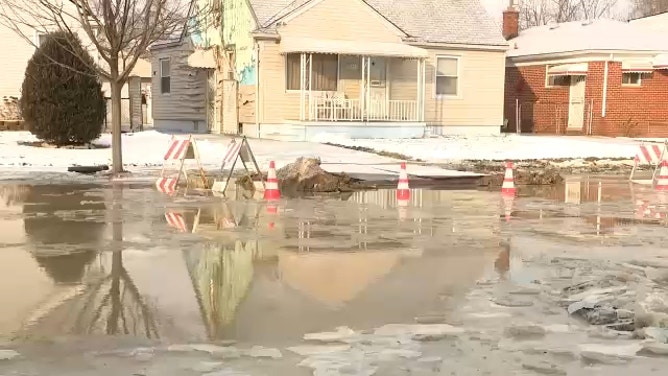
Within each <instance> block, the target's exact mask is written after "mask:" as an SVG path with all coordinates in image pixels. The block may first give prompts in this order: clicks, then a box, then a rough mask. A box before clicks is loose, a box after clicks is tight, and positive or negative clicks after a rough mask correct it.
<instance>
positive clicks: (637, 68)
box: [622, 60, 654, 73]
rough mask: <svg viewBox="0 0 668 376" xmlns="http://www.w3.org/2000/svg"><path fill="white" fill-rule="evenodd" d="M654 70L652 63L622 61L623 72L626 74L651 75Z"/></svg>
mask: <svg viewBox="0 0 668 376" xmlns="http://www.w3.org/2000/svg"><path fill="white" fill-rule="evenodd" d="M653 70H654V67H653V66H652V62H651V61H643V60H635V61H633V60H630V61H622V72H624V73H651V72H652V71H653Z"/></svg>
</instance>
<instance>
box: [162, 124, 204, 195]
mask: <svg viewBox="0 0 668 376" xmlns="http://www.w3.org/2000/svg"><path fill="white" fill-rule="evenodd" d="M162 159H163V164H162V170H161V171H160V177H159V178H158V179H157V181H156V182H155V186H156V188H157V189H158V190H159V191H160V192H162V193H166V194H173V193H175V192H176V190H177V188H178V186H179V181H180V179H181V175H183V177H184V178H185V179H186V185H188V172H187V168H186V167H187V166H186V165H185V162H186V161H187V160H194V161H195V162H196V163H197V169H198V170H199V174H200V177H201V179H202V182H203V183H204V187H206V185H207V181H206V175H205V174H204V169H203V168H202V162H201V161H200V157H199V152H198V150H197V145H195V141H194V140H193V138H192V136H188V138H187V139H177V138H176V137H174V136H172V138H171V139H170V140H169V146H168V148H167V151H166V152H165V155H164V156H163V158H162Z"/></svg>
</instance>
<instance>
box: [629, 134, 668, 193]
mask: <svg viewBox="0 0 668 376" xmlns="http://www.w3.org/2000/svg"><path fill="white" fill-rule="evenodd" d="M667 150H668V143H663V144H657V143H642V144H640V146H639V149H638V153H637V154H636V156H635V158H634V159H633V162H634V164H633V169H632V170H631V175H630V176H629V180H630V181H631V182H633V183H636V184H647V185H651V184H654V182H655V180H656V174H657V172H658V171H659V166H660V164H661V161H662V160H664V159H666V157H668V155H666V151H667ZM638 166H651V167H652V178H651V179H649V180H648V179H635V178H634V177H635V173H636V169H637V168H638Z"/></svg>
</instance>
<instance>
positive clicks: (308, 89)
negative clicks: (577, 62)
mask: <svg viewBox="0 0 668 376" xmlns="http://www.w3.org/2000/svg"><path fill="white" fill-rule="evenodd" d="M281 53H282V54H284V55H285V62H286V91H287V92H288V93H293V94H294V93H298V94H299V114H298V117H296V118H291V119H286V120H288V121H291V122H294V121H297V122H299V123H307V124H308V123H314V124H312V125H314V126H318V125H317V124H316V123H326V124H328V125H329V126H331V123H332V122H335V123H353V122H354V123H359V124H347V125H348V126H350V127H358V126H370V127H374V128H378V127H379V126H381V125H383V123H424V104H425V100H424V95H425V92H426V90H425V71H426V58H427V51H426V50H424V49H421V48H417V47H413V46H409V45H405V44H401V43H381V42H356V41H334V40H322V39H310V38H285V39H283V40H282V41H281ZM372 123H373V124H372ZM341 125H343V124H337V125H336V126H337V127H339V126H341ZM396 125H398V124H394V126H396Z"/></svg>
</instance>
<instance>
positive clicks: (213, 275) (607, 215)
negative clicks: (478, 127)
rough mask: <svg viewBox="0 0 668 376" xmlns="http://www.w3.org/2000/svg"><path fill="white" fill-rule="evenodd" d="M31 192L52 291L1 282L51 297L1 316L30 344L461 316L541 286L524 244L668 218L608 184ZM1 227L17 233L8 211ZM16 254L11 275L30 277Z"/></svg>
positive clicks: (27, 196) (28, 242)
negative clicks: (475, 305) (641, 211)
mask: <svg viewBox="0 0 668 376" xmlns="http://www.w3.org/2000/svg"><path fill="white" fill-rule="evenodd" d="M32 188H33V187H30V189H28V190H22V191H20V190H16V191H15V192H24V193H21V194H19V193H16V194H15V193H12V195H13V196H12V197H13V198H12V199H11V200H10V202H12V203H15V202H18V201H21V200H23V201H24V202H23V203H22V204H21V207H20V209H19V212H20V214H22V215H23V217H22V218H20V220H21V221H25V223H24V225H23V230H25V232H26V233H27V235H26V239H20V238H16V239H13V240H12V241H13V242H14V243H15V244H18V245H17V246H16V247H15V248H16V249H15V251H17V252H19V251H20V252H22V254H24V255H27V254H28V252H30V254H35V255H36V257H35V259H36V260H40V259H43V260H41V261H40V262H42V263H43V264H44V269H45V272H44V273H43V274H44V275H46V276H49V277H46V278H47V279H46V280H47V281H48V280H49V279H51V281H52V282H53V283H51V282H49V283H45V282H44V281H43V280H40V279H39V278H34V277H32V274H30V273H29V272H31V271H32V272H33V273H34V270H39V269H38V267H37V266H38V265H39V264H37V263H34V264H35V265H33V264H29V263H26V262H22V264H21V265H22V266H20V268H21V272H20V273H19V274H17V273H14V274H12V275H11V276H10V275H9V274H7V275H4V274H2V273H0V278H5V281H0V282H4V285H7V284H9V283H10V282H11V283H15V281H17V280H18V281H20V282H21V283H25V286H28V287H25V288H27V289H29V290H31V291H32V290H37V288H34V287H29V283H28V282H26V281H24V280H23V278H27V277H23V276H24V275H25V276H28V275H30V276H31V277H30V278H34V279H35V280H39V281H40V285H39V286H40V287H39V288H40V289H41V290H40V291H43V293H42V295H40V296H36V297H32V298H31V299H30V301H29V302H28V301H27V300H28V299H27V298H26V297H21V296H17V295H16V294H14V295H9V294H10V290H9V289H7V290H2V291H3V293H2V294H0V300H1V301H0V306H5V307H7V306H9V307H16V306H17V305H14V306H12V304H15V303H16V302H17V301H18V300H20V299H24V300H26V302H22V303H21V304H20V306H21V308H20V312H21V314H20V315H21V316H20V318H21V319H22V320H21V325H22V331H20V333H22V334H24V335H26V336H28V335H35V334H39V335H45V336H58V335H77V336H85V335H99V334H104V335H126V336H133V337H140V338H160V339H161V340H166V341H198V340H211V341H215V340H220V339H235V340H237V341H249V342H253V343H265V342H269V343H270V342H272V341H274V342H275V341H282V340H287V339H298V338H299V337H301V334H303V333H304V332H307V331H316V330H328V329H331V328H333V327H336V326H340V325H348V326H352V327H361V328H365V327H372V326H376V325H380V324H383V323H388V322H413V321H414V318H415V317H416V316H419V315H421V314H424V313H429V312H440V313H447V312H449V311H450V310H451V309H452V306H456V305H457V304H458V303H457V302H458V301H459V299H461V297H462V296H463V294H465V293H466V292H467V291H468V290H469V289H470V288H472V286H474V285H475V282H476V280H478V279H479V278H483V277H488V276H490V275H492V276H495V275H496V276H499V277H500V278H508V279H513V280H516V281H520V282H521V281H524V282H527V281H531V278H534V277H532V276H531V273H528V272H527V271H526V269H525V268H524V269H523V260H524V259H525V258H526V257H530V255H528V256H527V255H526V254H525V253H526V252H529V251H530V250H531V249H530V248H531V247H530V246H528V245H526V244H524V245H522V246H521V247H520V248H519V249H518V248H517V247H515V245H516V244H517V240H516V239H517V236H525V235H526V236H529V237H537V236H543V235H545V236H548V235H549V236H551V237H552V238H551V240H550V241H551V242H553V243H557V242H561V241H563V240H564V239H566V238H567V237H574V238H575V237H580V238H582V235H583V234H584V235H587V236H594V237H603V236H608V237H611V236H612V235H613V234H615V235H619V234H620V233H622V232H621V231H619V227H622V226H621V225H620V223H622V219H623V220H626V221H631V220H637V218H635V215H636V214H634V213H635V207H634V201H633V198H634V197H644V199H647V200H649V201H650V202H651V203H655V204H654V205H655V207H656V209H657V210H664V208H665V205H663V204H662V203H661V201H657V200H659V199H660V196H659V195H658V194H657V193H656V192H654V191H652V190H647V189H643V188H641V187H639V188H638V189H636V188H634V189H635V191H634V192H631V190H630V188H629V186H628V185H627V184H626V183H625V182H622V181H619V180H618V181H605V180H603V181H599V180H595V179H590V180H586V179H580V180H568V181H567V182H566V184H564V185H562V186H558V187H550V188H549V189H542V190H535V191H530V190H523V191H521V192H520V196H519V197H516V198H514V199H512V200H503V199H502V198H501V195H500V193H499V192H482V191H430V190H412V198H411V203H410V205H409V206H408V207H400V206H399V205H397V201H396V195H395V191H394V190H379V191H372V192H357V193H354V194H349V195H346V196H342V197H336V198H331V197H330V198H322V197H309V198H301V199H290V200H283V201H281V202H280V203H279V204H278V213H277V214H273V213H272V212H271V210H268V207H267V206H266V205H265V203H263V202H262V201H261V200H260V201H257V200H252V199H251V200H247V199H242V200H224V199H220V198H211V197H186V198H182V197H179V198H161V197H162V196H159V195H157V194H156V193H155V192H153V191H152V190H150V189H147V188H144V187H129V186H123V185H120V186H105V187H87V186H86V187H83V188H82V189H79V187H76V188H73V187H69V188H66V187H60V188H58V187H51V188H39V189H36V190H34V191H33V190H32ZM52 188H53V189H52ZM50 189H51V190H50ZM0 192H1V191H0ZM643 195H644V196H643ZM6 200H7V199H6V197H4V196H3V201H5V202H7V201H6ZM652 200H654V201H652ZM662 205H663V206H662ZM2 215H3V216H4V218H3V219H4V220H6V221H16V220H17V219H15V218H14V217H13V214H12V213H10V210H9V209H4V211H2ZM7 218H9V219H7ZM40 220H41V221H42V222H39V221H40ZM652 220H653V221H655V222H648V223H647V224H651V225H652V226H656V223H658V222H656V219H652ZM105 223H108V225H107V224H105ZM615 226H617V227H616V228H615V231H614V232H613V231H612V230H608V229H609V228H612V227H615ZM107 227H108V229H107V232H105V229H106V228H107ZM625 228H627V229H629V228H630V229H633V231H645V227H643V226H637V225H634V226H626V227H625ZM54 229H55V230H54ZM6 239H8V238H7V236H6V235H3V238H2V239H0V242H6V241H7V240H6ZM508 239H510V241H508ZM532 239H533V238H532ZM528 244H531V242H529V243H528ZM511 245H513V246H512V247H511ZM26 250H27V251H28V252H26ZM73 250H76V251H78V252H72V251H73ZM17 252H14V253H13V254H14V255H15V254H18V253H17ZM9 254H12V253H9V252H4V254H2V255H0V257H4V258H3V259H2V262H12V263H14V264H17V265H18V263H17V262H16V261H14V259H10V258H8V257H9V256H7V255H9ZM90 254H92V256H89V255H90ZM83 256H86V258H83ZM65 257H70V258H65ZM76 257H82V259H78V258H76ZM27 259H28V260H31V259H30V257H27ZM58 260H63V261H58ZM57 261H58V262H57ZM59 262H60V263H62V265H61V264H60V263H59ZM0 264H1V263H0ZM15 268H18V267H15ZM31 268H32V269H31ZM40 278H41V277H40ZM29 282H30V283H33V285H35V284H36V282H34V281H29ZM16 283H18V282H16ZM30 286H31V285H30ZM26 295H27V294H26ZM3 315H5V316H3ZM4 317H7V318H6V319H5V318H4ZM26 317H27V319H25V320H23V319H24V318H26ZM3 320H5V321H3ZM12 320H17V319H16V317H15V316H13V315H12V314H11V313H10V312H4V311H2V309H0V333H6V332H8V331H11V332H14V331H15V329H14V326H15V325H13V324H12V325H5V322H12Z"/></svg>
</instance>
